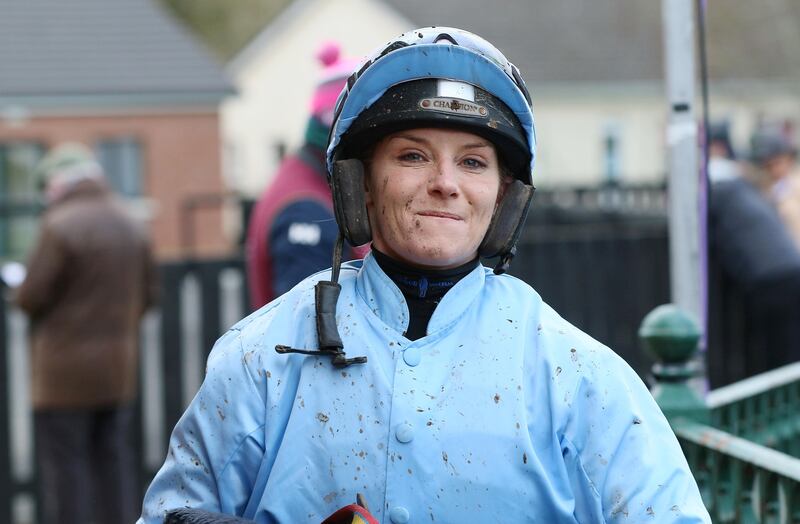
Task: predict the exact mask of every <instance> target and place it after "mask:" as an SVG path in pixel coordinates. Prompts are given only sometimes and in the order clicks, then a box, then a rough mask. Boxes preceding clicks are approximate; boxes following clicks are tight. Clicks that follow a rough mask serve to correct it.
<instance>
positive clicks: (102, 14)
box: [0, 0, 232, 103]
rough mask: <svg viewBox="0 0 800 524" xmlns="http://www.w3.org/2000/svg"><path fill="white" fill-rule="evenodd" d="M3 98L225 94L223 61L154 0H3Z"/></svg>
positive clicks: (208, 97)
mask: <svg viewBox="0 0 800 524" xmlns="http://www.w3.org/2000/svg"><path fill="white" fill-rule="evenodd" d="M0 13H2V16H0V71H2V74H0V102H5V103H9V102H18V101H20V100H22V101H24V102H29V103H31V102H32V101H35V100H37V99H38V100H41V99H53V98H57V99H60V100H63V99H64V98H65V97H84V98H87V97H88V98H90V99H98V100H99V99H102V98H103V97H104V96H111V97H113V96H118V97H119V96H122V97H124V98H125V99H126V100H129V101H130V100H135V99H137V97H139V98H141V99H147V100H150V101H153V100H158V99H163V98H165V97H166V98H170V99H174V100H175V101H180V100H186V101H194V102H197V101H205V102H210V101H212V100H216V101H219V99H220V98H221V97H222V96H224V95H225V94H228V93H230V92H232V88H231V85H230V83H229V81H228V80H227V79H226V78H225V76H224V73H223V71H222V67H221V65H219V64H217V63H216V62H215V61H214V59H213V58H212V57H211V55H210V54H209V53H208V52H207V51H206V50H205V48H203V47H202V45H201V44H200V43H199V42H197V41H196V40H194V38H193V37H192V36H191V35H190V33H189V30H188V29H187V28H185V27H184V26H183V25H181V24H180V23H179V22H178V21H177V20H175V19H173V18H172V17H171V16H170V15H169V14H168V13H167V12H165V11H163V10H162V9H161V8H160V7H158V6H157V5H156V4H155V3H154V0H114V1H108V0H70V1H68V2H65V1H62V0H24V1H18V0H0Z"/></svg>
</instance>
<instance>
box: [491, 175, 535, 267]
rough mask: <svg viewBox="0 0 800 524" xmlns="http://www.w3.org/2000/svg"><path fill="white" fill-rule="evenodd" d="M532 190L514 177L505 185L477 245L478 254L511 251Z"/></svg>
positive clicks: (500, 253) (497, 254)
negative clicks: (504, 189)
mask: <svg viewBox="0 0 800 524" xmlns="http://www.w3.org/2000/svg"><path fill="white" fill-rule="evenodd" d="M533 191H534V187H533V186H531V185H528V184H525V183H523V182H522V181H520V180H516V179H515V180H514V181H513V182H511V183H510V184H509V185H508V187H506V191H505V194H504V195H503V198H502V199H501V200H500V204H499V205H498V206H497V209H495V211H494V215H492V221H491V222H490V223H489V229H488V230H486V235H485V236H484V237H483V241H482V242H481V245H480V246H479V247H478V255H480V256H481V257H483V258H492V257H496V256H504V255H507V254H508V253H511V252H512V250H513V249H514V247H515V246H516V244H517V240H519V235H520V233H522V227H523V226H524V225H525V219H526V218H527V217H528V210H529V209H530V207H531V199H532V198H533Z"/></svg>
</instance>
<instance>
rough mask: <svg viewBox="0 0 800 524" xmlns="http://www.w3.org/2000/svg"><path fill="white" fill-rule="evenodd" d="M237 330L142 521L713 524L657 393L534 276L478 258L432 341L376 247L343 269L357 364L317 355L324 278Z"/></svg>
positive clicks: (185, 421) (343, 300)
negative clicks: (412, 327) (190, 513)
mask: <svg viewBox="0 0 800 524" xmlns="http://www.w3.org/2000/svg"><path fill="white" fill-rule="evenodd" d="M321 278H329V273H328V272H324V273H320V274H317V275H315V276H313V277H310V278H308V279H306V280H305V281H303V282H301V283H300V284H298V285H297V286H296V287H295V288H294V289H292V290H291V291H289V292H288V293H286V294H285V295H283V296H282V297H280V298H278V299H276V300H274V301H273V302H271V303H270V304H268V305H266V306H264V307H263V308H262V309H260V310H259V311H257V312H256V313H254V314H252V315H250V316H249V317H247V318H246V319H244V320H242V321H241V322H239V323H238V324H237V325H236V326H234V327H233V328H231V329H230V331H228V332H227V333H226V334H225V335H224V336H223V337H222V338H220V340H219V341H218V342H217V344H216V346H215V347H214V350H213V351H212V353H211V355H210V356H209V359H208V369H207V375H206V378H205V381H204V382H203V385H202V387H201V388H200V391H199V392H198V393H197V396H196V397H195V398H194V400H193V401H192V403H191V405H190V406H189V408H188V409H187V411H186V413H185V414H184V415H183V417H182V418H181V419H180V421H179V422H178V424H177V426H176V427H175V430H174V432H173V434H172V437H171V440H170V446H169V452H168V456H167V459H166V462H165V463H164V465H163V467H162V468H161V470H160V471H159V472H158V474H157V475H156V477H155V479H154V480H153V483H152V485H151V486H150V488H149V490H148V492H147V495H146V497H145V501H144V514H143V518H142V520H140V522H145V523H157V522H161V520H162V519H163V517H164V514H165V512H166V511H167V510H169V509H172V508H178V507H184V506H189V507H198V508H206V509H209V510H213V511H217V512H223V513H228V514H236V515H240V516H245V517H247V518H250V519H254V520H255V521H256V522H258V523H275V522H280V523H286V524H295V523H305V522H311V523H319V522H320V521H321V520H323V519H324V518H325V517H327V516H328V515H330V514H331V513H333V512H334V511H335V510H336V509H337V508H340V507H342V506H345V505H347V504H350V503H352V502H353V501H355V497H356V493H358V492H360V493H363V494H364V495H365V496H366V500H367V502H368V503H369V506H370V510H371V511H372V513H373V514H374V515H375V516H376V517H377V519H378V520H379V521H380V522H384V523H390V522H391V523H394V524H402V523H404V522H410V523H414V522H425V523H436V524H440V523H446V522H454V523H470V522H515V523H516V522H539V523H548V524H552V523H561V522H581V523H589V522H620V523H622V522H625V523H642V522H687V523H688V522H710V519H709V516H708V513H707V512H706V510H705V508H704V507H703V503H702V501H701V499H700V494H699V491H698V488H697V486H696V484H695V481H694V480H693V478H692V475H691V472H690V471H689V467H688V466H687V463H686V460H685V459H684V457H683V454H682V453H681V450H680V447H679V445H678V442H677V440H676V438H675V436H674V434H673V433H672V431H671V430H670V427H669V425H668V423H667V421H666V420H665V418H664V416H663V415H662V414H661V412H660V411H659V408H658V407H657V405H656V403H655V402H654V401H653V398H652V397H651V396H650V393H649V392H648V391H647V389H646V388H645V386H644V384H642V382H641V381H640V380H639V378H638V377H637V375H636V374H635V373H634V372H633V371H632V370H631V368H630V367H628V365H627V364H626V363H625V362H624V361H623V360H622V359H621V358H619V357H618V356H617V355H616V354H614V353H613V352H612V351H611V350H609V349H608V348H606V347H605V346H603V345H601V344H600V343H598V342H596V341H595V340H593V339H592V338H590V337H589V336H587V335H585V334H584V333H582V332H581V331H579V330H578V329H576V328H575V327H573V326H572V325H570V324H569V323H567V322H566V321H565V320H563V319H562V318H561V317H560V316H558V314H556V313H555V312H554V311H553V310H552V309H551V308H550V307H549V306H547V305H546V304H545V303H544V302H542V299H541V298H540V297H539V295H538V294H537V293H536V292H535V291H534V290H533V289H531V288H530V287H529V286H528V285H527V284H525V283H523V282H522V281H520V280H518V279H516V278H514V277H511V276H508V275H502V276H497V275H494V274H493V273H492V272H491V271H490V270H488V269H486V268H484V267H483V266H478V267H477V268H476V269H475V270H474V271H472V272H471V273H470V274H469V275H467V276H466V277H464V278H463V279H462V280H461V281H460V282H459V283H458V284H457V285H456V286H454V287H453V288H452V289H451V290H450V291H449V292H448V293H447V294H446V295H445V296H444V298H443V299H442V301H441V303H440V304H439V305H438V307H437V308H436V310H435V312H434V313H433V316H432V317H431V319H430V323H429V325H428V335H427V336H425V337H423V338H421V339H419V340H416V341H413V342H412V341H410V340H408V339H406V338H405V337H403V333H404V332H405V330H406V328H407V326H408V320H409V317H408V310H407V307H406V303H405V300H404V298H403V295H402V294H401V292H400V290H399V289H398V288H397V287H396V286H395V284H394V283H393V282H392V281H391V280H390V279H389V277H387V276H386V274H384V273H383V271H382V270H381V269H380V267H379V266H378V265H377V263H376V262H375V260H374V258H373V257H372V256H371V255H368V256H367V258H366V259H365V261H364V262H363V266H362V264H361V262H355V263H349V264H345V265H344V266H343V268H342V275H341V279H340V282H341V285H342V292H341V296H340V298H339V302H338V309H337V319H338V326H339V333H340V335H341V337H342V341H343V342H344V347H345V350H346V351H347V354H348V357H355V356H361V355H366V356H367V357H368V358H369V360H368V362H367V363H366V364H361V365H353V366H350V367H348V368H345V369H336V368H334V367H333V366H332V365H331V363H330V360H329V359H328V358H327V357H315V356H305V355H298V354H292V355H279V354H277V353H276V352H275V349H274V348H275V345H276V344H286V345H291V346H292V347H296V348H311V349H313V348H316V347H317V340H316V327H315V316H314V284H315V282H316V281H317V280H319V279H321Z"/></svg>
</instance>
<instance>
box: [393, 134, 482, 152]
mask: <svg viewBox="0 0 800 524" xmlns="http://www.w3.org/2000/svg"><path fill="white" fill-rule="evenodd" d="M398 138H404V139H406V140H408V141H410V142H414V143H417V144H423V145H428V144H430V141H429V140H428V139H427V138H422V137H419V136H416V135H407V134H398V135H394V136H393V137H391V138H390V139H389V140H395V139H398ZM484 147H492V144H491V143H490V142H489V141H488V140H484V141H481V142H471V143H469V144H464V145H463V146H462V148H463V149H479V148H484Z"/></svg>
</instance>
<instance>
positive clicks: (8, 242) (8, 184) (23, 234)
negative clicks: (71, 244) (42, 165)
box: [0, 142, 44, 259]
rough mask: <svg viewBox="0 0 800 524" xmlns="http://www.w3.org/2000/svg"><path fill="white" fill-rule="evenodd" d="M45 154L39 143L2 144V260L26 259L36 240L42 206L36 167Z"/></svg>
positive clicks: (0, 245) (0, 217)
mask: <svg viewBox="0 0 800 524" xmlns="http://www.w3.org/2000/svg"><path fill="white" fill-rule="evenodd" d="M43 154H44V147H43V146H42V145H41V144H38V143H34V142H8V143H0V259H4V258H10V259H22V258H24V257H25V255H26V254H27V253H28V251H29V250H30V248H31V247H33V243H34V241H35V240H36V232H37V228H38V216H39V213H40V212H41V207H42V206H41V201H40V192H39V189H40V181H39V180H37V179H36V177H35V175H34V170H35V168H36V164H37V163H38V162H39V160H40V159H41V158H42V155H43Z"/></svg>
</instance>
